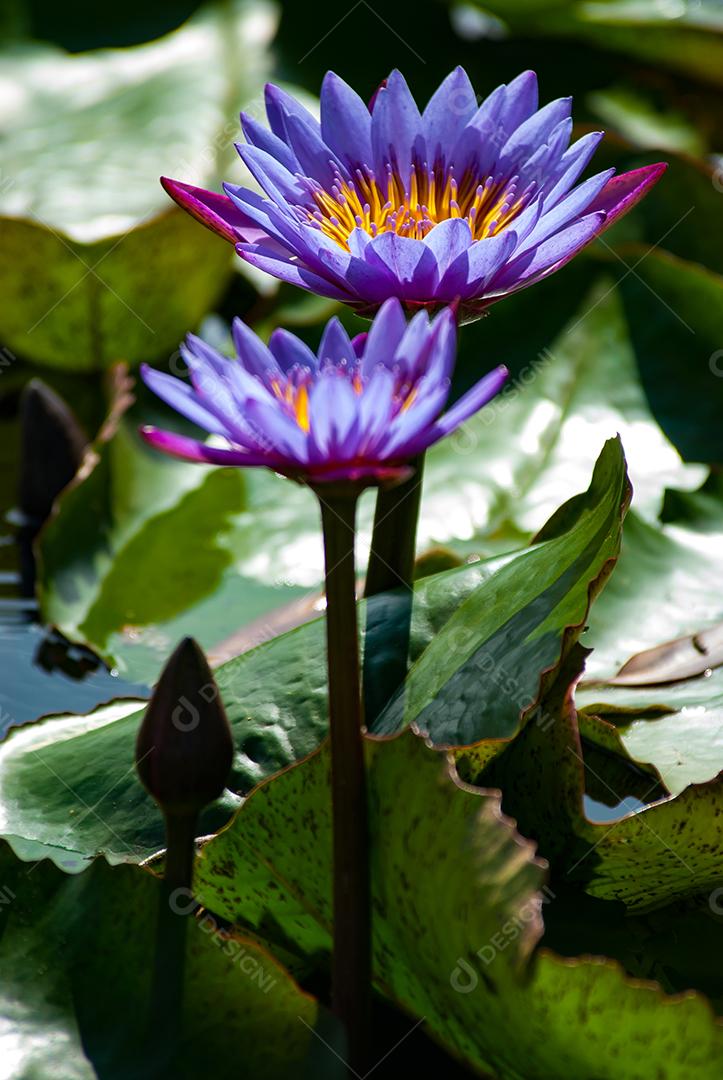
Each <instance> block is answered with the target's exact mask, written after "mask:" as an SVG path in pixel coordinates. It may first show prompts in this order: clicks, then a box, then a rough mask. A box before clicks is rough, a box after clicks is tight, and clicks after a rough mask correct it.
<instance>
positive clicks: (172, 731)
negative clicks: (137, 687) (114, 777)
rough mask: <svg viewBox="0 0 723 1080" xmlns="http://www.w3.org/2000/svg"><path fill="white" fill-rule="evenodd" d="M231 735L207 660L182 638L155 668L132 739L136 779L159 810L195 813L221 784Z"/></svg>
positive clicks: (226, 771)
mask: <svg viewBox="0 0 723 1080" xmlns="http://www.w3.org/2000/svg"><path fill="white" fill-rule="evenodd" d="M232 761H233V740H232V737H231V729H230V727H229V723H228V720H227V719H226V713H225V711H224V707H223V704H222V702H221V697H220V695H219V692H218V687H217V686H216V683H215V682H214V678H213V675H212V674H211V669H210V668H209V666H208V661H207V660H206V657H205V656H204V654H203V651H202V649H201V648H200V646H199V645H198V644H197V643H196V642H195V641H194V640H193V638H190V637H189V638H184V639H183V641H182V642H181V643H180V645H179V646H178V648H177V649H176V651H175V652H174V653H173V655H172V656H171V658H170V660H169V661H168V663H167V664H166V666H165V667H164V669H163V671H162V672H161V677H160V679H159V680H158V685H157V686H156V689H155V690H154V692H153V696H152V698H151V700H150V702H149V703H148V708H147V709H146V714H145V716H144V718H143V722H142V724H141V726H140V730H139V732H138V739H137V741H136V769H137V770H138V775H139V777H140V780H141V783H142V784H143V786H144V787H145V789H146V790H147V791H148V792H149V794H150V795H152V796H153V798H154V799H155V800H156V802H157V803H158V804H159V806H160V807H161V809H162V810H163V812H164V813H165V814H176V815H177V814H190V813H198V812H199V811H200V810H201V809H202V808H203V807H204V806H206V805H207V804H208V803H210V802H213V801H214V799H217V798H218V797H219V795H220V794H221V793H222V791H223V789H224V787H225V786H226V781H227V779H228V774H229V772H230V770H231V764H232Z"/></svg>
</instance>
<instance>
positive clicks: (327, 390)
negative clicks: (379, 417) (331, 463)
mask: <svg viewBox="0 0 723 1080" xmlns="http://www.w3.org/2000/svg"><path fill="white" fill-rule="evenodd" d="M358 401H359V399H358V397H357V395H356V394H355V393H354V391H353V390H352V388H351V384H350V382H349V380H348V379H346V378H345V377H344V376H343V375H340V374H339V373H338V372H336V371H328V372H323V371H322V373H321V375H320V377H319V379H318V381H317V382H316V384H315V385H314V387H313V389H312V391H311V393H310V395H309V460H310V461H311V462H313V461H323V460H325V459H326V460H334V459H337V460H345V459H348V458H350V457H353V456H354V454H355V452H356V448H357V443H358V437H359V413H358Z"/></svg>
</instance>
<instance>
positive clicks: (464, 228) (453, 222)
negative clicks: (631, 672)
mask: <svg viewBox="0 0 723 1080" xmlns="http://www.w3.org/2000/svg"><path fill="white" fill-rule="evenodd" d="M422 243H424V244H426V246H427V247H428V248H429V249H430V251H431V252H432V253H433V255H434V257H435V259H436V261H437V267H438V269H439V277H440V279H441V278H442V277H444V275H445V274H446V272H447V270H448V269H449V267H450V266H451V265H452V263H453V262H454V260H455V259H456V258H458V257H459V256H460V255H461V254H462V252H464V251H466V250H467V248H468V247H469V246H470V244H471V243H472V233H471V231H470V227H469V223H468V222H467V219H466V218H449V220H447V221H440V223H439V225H435V226H434V228H433V229H431V230H430V231H429V232H428V233H427V235H426V236H425V238H424V240H423V241H422ZM438 299H443V298H442V297H440V296H439V294H438ZM449 299H450V300H453V299H454V297H453V296H451V297H449Z"/></svg>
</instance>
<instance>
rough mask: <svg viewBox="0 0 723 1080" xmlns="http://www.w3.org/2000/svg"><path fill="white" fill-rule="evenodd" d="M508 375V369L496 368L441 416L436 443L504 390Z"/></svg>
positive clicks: (437, 424)
mask: <svg viewBox="0 0 723 1080" xmlns="http://www.w3.org/2000/svg"><path fill="white" fill-rule="evenodd" d="M508 375H509V371H508V370H507V368H506V367H504V365H500V367H497V368H495V369H494V371H490V373H489V374H488V375H485V376H484V378H482V379H480V381H479V382H478V383H476V384H475V385H474V386H473V387H472V389H471V390H468V391H467V393H466V394H463V395H462V397H461V398H460V399H459V401H456V402H455V403H454V405H453V406H452V408H451V409H449V410H448V411H447V412H446V413H444V414H443V415H442V416H440V418H439V420H438V421H437V423H436V424H435V441H436V439H441V438H442V436H443V435H449V434H450V433H451V432H452V431H454V430H455V428H458V427H459V425H460V424H463V423H464V422H465V420H468V419H469V417H470V416H472V415H473V414H474V413H476V412H478V411H479V410H480V409H481V408H482V406H483V405H486V404H487V402H488V401H491V399H492V398H493V397H494V396H495V395H496V394H498V393H499V392H500V390H501V389H502V387H503V385H504V383H505V381H506V379H507V377H508Z"/></svg>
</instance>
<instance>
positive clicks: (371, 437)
mask: <svg viewBox="0 0 723 1080" xmlns="http://www.w3.org/2000/svg"><path fill="white" fill-rule="evenodd" d="M377 318H378V316H377ZM375 321H376V320H375ZM395 385H396V379H395V378H394V375H393V374H392V372H391V371H390V370H389V369H388V368H386V367H377V368H376V369H375V370H374V371H373V373H372V375H371V377H370V378H369V380H368V382H367V383H366V385H365V387H364V390H363V393H362V394H361V396H360V398H359V427H360V436H359V453H360V454H368V455H371V454H373V453H374V452H375V451H376V450H377V448H378V446H379V443H380V441H381V440H382V439H384V438H386V435H387V430H388V427H389V422H390V420H391V416H392V400H393V397H394V387H395Z"/></svg>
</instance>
